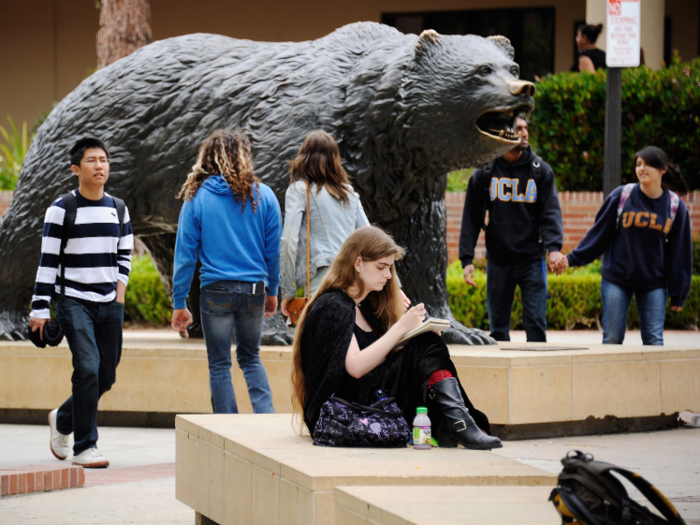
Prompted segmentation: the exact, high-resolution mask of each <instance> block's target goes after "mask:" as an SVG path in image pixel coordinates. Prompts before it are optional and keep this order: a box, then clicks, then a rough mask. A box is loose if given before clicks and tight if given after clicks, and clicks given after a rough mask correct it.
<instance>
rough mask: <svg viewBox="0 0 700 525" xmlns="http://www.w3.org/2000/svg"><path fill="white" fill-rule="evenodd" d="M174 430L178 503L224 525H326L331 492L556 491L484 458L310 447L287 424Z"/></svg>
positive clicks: (209, 423) (186, 419)
mask: <svg viewBox="0 0 700 525" xmlns="http://www.w3.org/2000/svg"><path fill="white" fill-rule="evenodd" d="M176 428H177V431H176V450H177V461H176V497H177V499H178V500H179V501H181V502H183V503H185V504H186V505H188V506H189V507H191V508H192V509H194V510H195V511H196V512H197V513H199V514H201V515H202V516H205V517H207V518H208V519H210V520H212V521H214V522H216V523H219V524H221V525H224V524H232V523H236V524H265V525H276V524H284V525H287V524H290V525H294V524H299V525H301V524H304V525H306V524H314V525H321V524H326V525H331V524H333V523H334V519H335V518H334V514H335V504H334V500H333V490H334V488H335V487H336V486H357V485H370V486H375V487H376V486H386V485H394V486H404V487H405V486H415V485H433V486H450V485H526V486H554V485H555V483H556V476H555V475H553V474H550V473H548V472H544V471H542V470H540V469H537V468H535V467H531V466H528V465H524V464H522V463H518V462H516V461H513V460H510V459H507V458H504V457H502V456H499V455H496V454H492V453H490V452H485V451H472V450H466V449H462V448H460V449H433V450H421V451H418V450H413V449H412V448H404V449H361V448H347V449H342V448H327V447H314V446H313V445H312V443H311V440H310V439H309V438H304V437H300V436H298V435H297V434H296V433H295V432H294V430H293V428H292V418H291V416H290V415H282V414H277V415H275V414H270V415H267V414H265V415H188V416H178V417H177V419H176Z"/></svg>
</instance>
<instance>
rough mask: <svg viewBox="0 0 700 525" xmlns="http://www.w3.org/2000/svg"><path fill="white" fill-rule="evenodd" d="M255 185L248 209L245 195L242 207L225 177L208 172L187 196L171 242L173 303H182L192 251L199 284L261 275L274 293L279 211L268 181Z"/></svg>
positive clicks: (189, 280) (191, 268) (253, 278)
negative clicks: (253, 199)
mask: <svg viewBox="0 0 700 525" xmlns="http://www.w3.org/2000/svg"><path fill="white" fill-rule="evenodd" d="M257 190H259V192H260V201H259V202H258V204H257V209H256V211H255V212H253V204H252V202H251V201H250V198H248V199H247V201H246V204H245V208H243V199H241V198H239V199H238V202H236V199H235V198H234V196H233V192H232V191H231V188H230V187H229V185H228V184H227V183H226V181H225V180H224V178H223V177H222V176H221V175H212V176H211V177H209V178H208V179H207V180H205V181H204V184H202V187H201V188H200V189H199V191H198V192H197V194H196V195H195V196H194V198H193V199H192V200H190V201H185V204H184V205H183V206H182V210H181V211H180V220H179V221H178V229H177V240H176V243H175V270H174V272H173V303H174V305H173V306H174V307H175V308H176V309H181V308H185V306H186V303H185V301H186V299H187V295H188V294H189V292H190V286H191V285H192V276H193V275H194V270H195V267H196V265H197V257H199V259H200V261H201V262H202V269H201V270H200V281H201V283H202V286H203V287H204V286H207V285H209V284H212V283H215V282H217V281H243V282H250V283H254V282H258V281H265V283H266V284H267V286H268V287H269V289H270V290H269V292H268V295H277V289H278V287H279V282H280V236H281V234H282V212H281V211H280V205H279V202H278V201H277V197H275V194H274V193H273V192H272V190H271V189H270V187H269V186H267V185H265V184H262V183H260V184H258V187H257ZM254 194H255V195H256V196H257V191H255V189H254ZM241 210H243V212H242V213H241Z"/></svg>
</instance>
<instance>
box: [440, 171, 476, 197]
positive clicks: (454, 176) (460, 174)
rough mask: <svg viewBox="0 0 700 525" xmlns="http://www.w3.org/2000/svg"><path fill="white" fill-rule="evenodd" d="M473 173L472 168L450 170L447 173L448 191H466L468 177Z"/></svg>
mask: <svg viewBox="0 0 700 525" xmlns="http://www.w3.org/2000/svg"><path fill="white" fill-rule="evenodd" d="M472 173H474V168H467V169H463V170H455V171H451V172H449V173H448V174H447V189H446V191H448V192H450V193H461V192H464V191H467V185H468V184H469V179H470V178H471V176H472Z"/></svg>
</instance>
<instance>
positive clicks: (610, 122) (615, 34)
mask: <svg viewBox="0 0 700 525" xmlns="http://www.w3.org/2000/svg"><path fill="white" fill-rule="evenodd" d="M639 3H640V0H607V23H606V40H607V44H606V47H607V49H606V53H605V61H606V64H607V66H608V76H607V81H606V99H605V167H604V170H603V192H604V193H605V196H607V195H608V194H610V192H611V191H612V190H614V189H615V188H616V187H618V186H619V185H620V183H621V182H622V177H621V156H622V68H624V67H637V66H639V41H640V36H639V29H640V25H641V24H640V7H639Z"/></svg>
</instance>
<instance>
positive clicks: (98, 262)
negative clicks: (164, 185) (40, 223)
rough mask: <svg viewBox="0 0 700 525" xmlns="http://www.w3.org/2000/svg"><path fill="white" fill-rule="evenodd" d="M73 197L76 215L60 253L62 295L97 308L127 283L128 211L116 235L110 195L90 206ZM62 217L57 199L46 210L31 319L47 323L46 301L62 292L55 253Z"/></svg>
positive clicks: (62, 208) (130, 237)
mask: <svg viewBox="0 0 700 525" xmlns="http://www.w3.org/2000/svg"><path fill="white" fill-rule="evenodd" d="M72 193H73V194H74V195H75V196H76V203H77V211H76V215H75V226H74V227H73V232H72V234H71V238H70V239H68V242H67V244H66V247H65V250H64V259H65V265H66V274H65V277H66V282H65V287H66V289H65V293H66V296H68V297H75V298H78V299H83V300H86V301H92V302H96V303H107V302H110V301H113V300H114V299H115V298H116V294H117V291H116V290H117V280H119V281H122V282H123V283H124V284H127V283H128V282H129V272H130V271H131V250H132V249H133V247H134V236H133V232H132V229H131V220H130V219H129V210H128V209H126V210H125V212H124V232H123V233H124V235H123V236H120V232H119V218H118V217H117V209H116V206H115V204H114V199H112V197H111V196H110V195H109V194H107V193H105V194H104V196H103V197H102V199H100V200H99V201H91V200H88V199H86V198H85V197H83V196H82V195H80V193H79V192H78V191H77V190H73V192H72ZM65 212H66V210H65V205H64V203H63V199H62V198H61V197H59V198H58V199H57V200H56V201H54V202H53V204H51V206H49V208H48V209H47V210H46V216H45V218H44V233H43V237H42V241H41V258H40V260H39V269H38V270H37V273H36V284H35V287H34V296H33V297H32V312H31V314H30V316H31V317H35V318H38V319H48V318H50V317H51V314H50V311H49V304H50V302H51V299H52V298H53V297H56V296H58V295H59V294H60V293H61V272H60V263H59V254H60V250H61V234H62V232H63V220H64V217H65Z"/></svg>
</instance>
